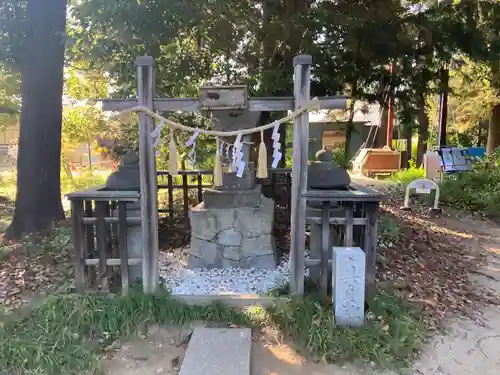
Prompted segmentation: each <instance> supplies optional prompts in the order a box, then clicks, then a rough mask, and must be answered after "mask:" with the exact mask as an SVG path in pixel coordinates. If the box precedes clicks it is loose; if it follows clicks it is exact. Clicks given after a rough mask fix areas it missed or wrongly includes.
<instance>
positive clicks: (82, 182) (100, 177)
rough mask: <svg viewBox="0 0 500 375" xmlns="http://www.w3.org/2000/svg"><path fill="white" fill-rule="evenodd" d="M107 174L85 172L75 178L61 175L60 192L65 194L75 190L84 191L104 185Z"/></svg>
mask: <svg viewBox="0 0 500 375" xmlns="http://www.w3.org/2000/svg"><path fill="white" fill-rule="evenodd" d="M106 178H107V174H105V173H99V172H93V171H89V170H86V171H84V172H83V173H80V174H79V175H77V176H73V177H72V178H68V176H66V175H64V174H61V191H62V192H63V193H65V194H67V193H70V192H72V191H75V190H84V189H88V188H91V187H95V186H101V185H104V184H105V183H106Z"/></svg>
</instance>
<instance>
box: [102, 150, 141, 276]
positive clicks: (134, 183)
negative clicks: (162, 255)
mask: <svg viewBox="0 0 500 375" xmlns="http://www.w3.org/2000/svg"><path fill="white" fill-rule="evenodd" d="M140 189H141V177H140V173H139V156H138V155H137V154H136V153H135V152H128V153H127V154H125V155H124V156H123V157H122V158H121V162H120V165H119V166H118V169H117V170H116V171H115V172H113V173H111V174H110V175H109V177H108V179H107V180H106V190H122V191H123V190H126V191H140ZM126 207H127V215H126V216H127V217H141V203H140V202H134V203H127V205H126ZM113 216H116V217H117V216H118V209H116V210H114V211H113ZM127 254H128V258H129V259H132V258H139V259H141V258H142V228H141V224H140V223H139V224H127ZM129 277H130V280H131V281H132V282H134V281H137V280H142V266H141V265H140V264H139V265H133V266H129Z"/></svg>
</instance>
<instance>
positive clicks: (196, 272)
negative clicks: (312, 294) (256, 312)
mask: <svg viewBox="0 0 500 375" xmlns="http://www.w3.org/2000/svg"><path fill="white" fill-rule="evenodd" d="M179 253H180V250H177V252H176V254H174V253H164V252H162V253H160V277H161V278H162V279H163V282H164V285H165V287H166V288H167V289H169V290H170V291H171V293H172V294H174V295H180V294H182V295H203V294H205V295H220V294H266V293H268V292H269V291H271V290H272V289H275V288H277V287H280V286H282V285H284V284H286V283H288V281H289V277H290V260H289V257H288V256H286V257H284V258H283V260H282V261H281V263H280V264H279V265H278V266H277V267H276V268H275V269H272V270H256V269H240V268H224V269H211V270H208V269H187V266H186V261H185V259H183V258H184V257H183V256H180V255H179Z"/></svg>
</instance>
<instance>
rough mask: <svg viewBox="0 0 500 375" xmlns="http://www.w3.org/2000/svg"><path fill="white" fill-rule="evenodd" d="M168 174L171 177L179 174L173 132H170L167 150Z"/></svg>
mask: <svg viewBox="0 0 500 375" xmlns="http://www.w3.org/2000/svg"><path fill="white" fill-rule="evenodd" d="M168 172H169V173H170V175H171V176H173V175H176V174H179V165H178V163H177V148H176V147H175V140H174V131H173V130H172V131H171V132H170V145H169V148H168Z"/></svg>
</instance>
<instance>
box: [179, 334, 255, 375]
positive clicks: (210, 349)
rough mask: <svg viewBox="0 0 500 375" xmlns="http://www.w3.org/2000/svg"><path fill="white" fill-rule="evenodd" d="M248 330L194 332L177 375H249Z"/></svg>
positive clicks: (249, 339) (249, 343) (249, 338)
mask: <svg viewBox="0 0 500 375" xmlns="http://www.w3.org/2000/svg"><path fill="white" fill-rule="evenodd" d="M251 345H252V332H251V330H250V329H249V328H195V330H194V332H193V335H192V336H191V340H190V341H189V345H188V348H187V351H186V355H185V357H184V361H183V362H182V367H181V370H180V373H179V375H201V374H203V375H250V348H251Z"/></svg>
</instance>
